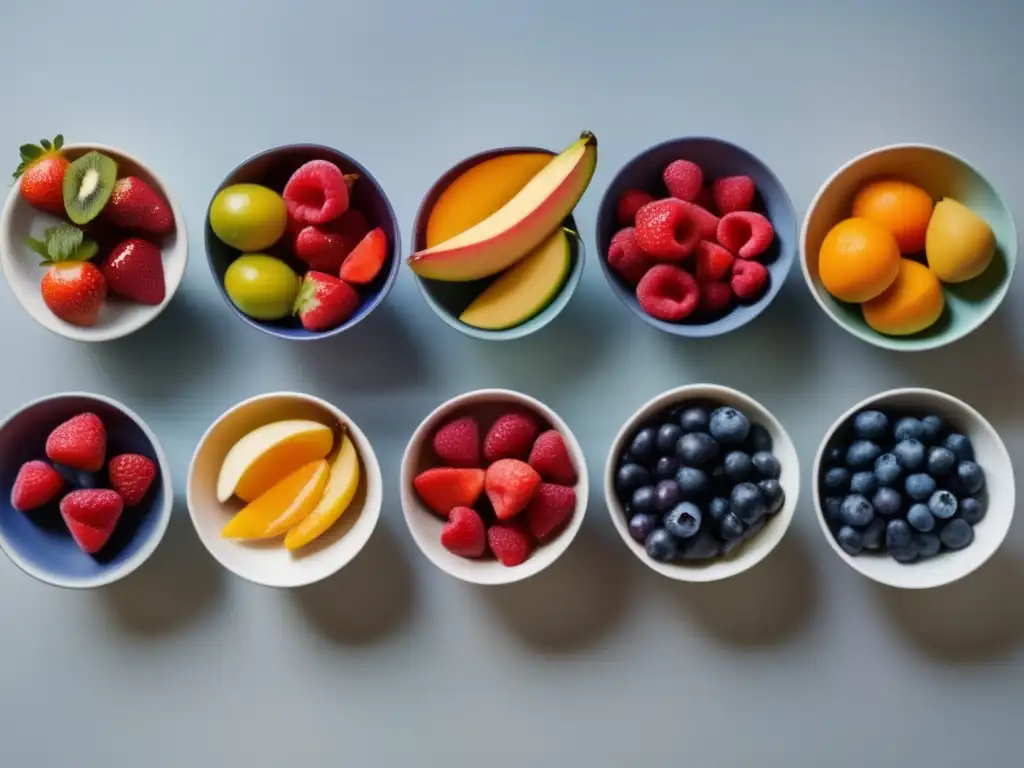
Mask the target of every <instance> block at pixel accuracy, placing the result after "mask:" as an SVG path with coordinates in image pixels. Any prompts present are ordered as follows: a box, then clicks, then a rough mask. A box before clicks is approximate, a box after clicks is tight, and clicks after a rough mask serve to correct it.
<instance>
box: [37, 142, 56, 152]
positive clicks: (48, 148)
mask: <svg viewBox="0 0 1024 768" xmlns="http://www.w3.org/2000/svg"><path fill="white" fill-rule="evenodd" d="M39 143H40V145H42V147H43V149H45V150H46V151H47V152H49V151H50V150H51V149H53V145H52V144H51V143H50V140H49V139H43V140H42V141H40V142H39Z"/></svg>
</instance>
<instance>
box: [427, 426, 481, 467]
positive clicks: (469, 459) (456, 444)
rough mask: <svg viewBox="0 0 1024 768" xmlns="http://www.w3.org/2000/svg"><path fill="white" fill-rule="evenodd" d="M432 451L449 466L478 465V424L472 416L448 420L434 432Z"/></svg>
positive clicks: (479, 461)
mask: <svg viewBox="0 0 1024 768" xmlns="http://www.w3.org/2000/svg"><path fill="white" fill-rule="evenodd" d="M433 446H434V453H435V454H437V458H439V459H440V460H441V461H442V462H443V463H445V464H447V465H448V466H450V467H479V466H480V465H481V464H482V463H483V462H482V461H481V460H480V425H479V424H478V423H477V420H476V419H474V418H473V417H472V416H463V417H461V418H458V419H454V420H453V421H449V422H448V423H447V424H445V425H444V426H442V427H441V428H440V429H439V430H437V432H435V433H434V440H433Z"/></svg>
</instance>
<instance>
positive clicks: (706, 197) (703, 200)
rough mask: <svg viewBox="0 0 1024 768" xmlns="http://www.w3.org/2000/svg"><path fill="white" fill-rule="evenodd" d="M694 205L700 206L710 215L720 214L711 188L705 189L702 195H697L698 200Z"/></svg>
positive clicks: (701, 192)
mask: <svg viewBox="0 0 1024 768" xmlns="http://www.w3.org/2000/svg"><path fill="white" fill-rule="evenodd" d="M693 204H694V205H699V206H700V207H701V208H703V209H704V210H705V211H708V212H709V213H718V209H717V208H715V198H714V197H712V196H711V188H710V187H704V188H703V189H702V190H701V191H700V194H699V195H697V199H696V200H694V201H693Z"/></svg>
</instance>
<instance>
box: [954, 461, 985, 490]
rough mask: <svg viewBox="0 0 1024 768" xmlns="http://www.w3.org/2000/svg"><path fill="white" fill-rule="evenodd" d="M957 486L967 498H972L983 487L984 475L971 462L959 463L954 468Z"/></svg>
mask: <svg viewBox="0 0 1024 768" xmlns="http://www.w3.org/2000/svg"><path fill="white" fill-rule="evenodd" d="M956 479H957V486H958V488H960V489H961V490H963V492H964V494H965V495H967V496H973V495H974V494H976V493H978V491H980V490H981V489H982V488H983V487H984V486H985V473H984V472H982V471H981V467H979V466H978V465H977V464H975V463H974V462H973V461H961V462H960V463H959V464H958V465H957V467H956Z"/></svg>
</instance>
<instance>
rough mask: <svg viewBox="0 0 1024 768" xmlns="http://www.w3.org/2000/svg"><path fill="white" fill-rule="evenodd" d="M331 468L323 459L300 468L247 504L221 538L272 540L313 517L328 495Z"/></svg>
mask: <svg viewBox="0 0 1024 768" xmlns="http://www.w3.org/2000/svg"><path fill="white" fill-rule="evenodd" d="M330 474H331V465H330V464H328V463H327V462H326V461H324V460H323V459H320V460H319V461H311V462H309V463H308V464H306V465H305V466H303V467H299V468H298V469H297V470H295V471H294V472H292V473H291V474H290V475H288V477H286V478H284V479H283V480H281V481H280V482H279V483H277V484H276V485H275V486H273V487H272V488H270V489H269V490H268V491H267V492H266V493H264V494H262V495H261V496H260V497H259V498H258V499H256V500H255V501H253V502H250V503H249V504H246V505H245V507H243V508H242V510H241V511H240V512H239V513H238V514H236V515H235V516H234V517H233V518H231V520H230V521H229V522H228V524H227V525H225V526H224V530H222V531H221V532H220V535H221V536H222V537H224V538H225V539H249V540H251V539H272V538H274V537H275V536H280V535H281V534H282V533H284V532H285V531H287V530H288V529H289V528H291V527H292V526H293V525H295V523H297V522H298V521H299V520H302V518H304V517H305V516H306V515H308V514H309V512H310V510H311V509H313V507H315V506H316V504H317V502H318V501H320V498H321V497H322V496H323V494H324V488H325V487H326V486H327V479H328V478H329V477H330Z"/></svg>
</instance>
